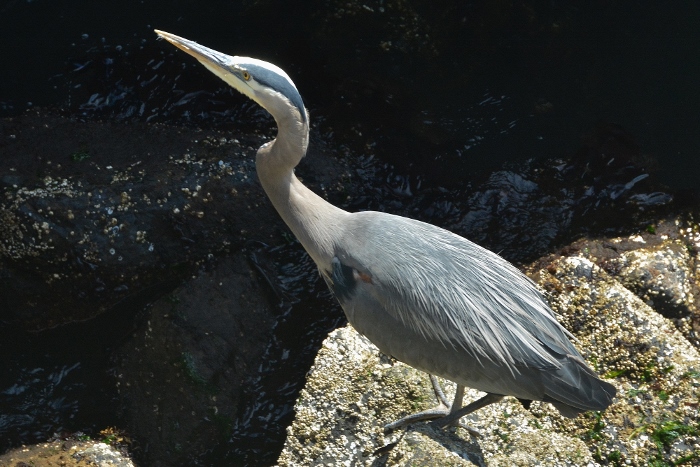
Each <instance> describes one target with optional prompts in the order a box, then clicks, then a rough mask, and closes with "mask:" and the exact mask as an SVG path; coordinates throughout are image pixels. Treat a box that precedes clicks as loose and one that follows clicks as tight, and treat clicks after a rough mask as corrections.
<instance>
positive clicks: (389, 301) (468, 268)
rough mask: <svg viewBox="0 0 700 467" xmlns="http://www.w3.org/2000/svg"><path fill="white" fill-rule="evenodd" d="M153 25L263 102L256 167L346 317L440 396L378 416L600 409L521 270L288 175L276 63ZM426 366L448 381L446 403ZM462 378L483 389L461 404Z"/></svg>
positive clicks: (443, 420) (294, 129)
mask: <svg viewBox="0 0 700 467" xmlns="http://www.w3.org/2000/svg"><path fill="white" fill-rule="evenodd" d="M156 33H157V34H158V35H159V36H160V37H162V38H164V39H166V40H167V41H169V42H170V43H172V44H173V45H175V46H176V47H178V48H179V49H181V50H183V51H185V52H187V53H188V54H190V55H192V56H193V57H195V58H196V59H197V60H199V62H200V63H202V65H204V66H205V67H206V68H207V69H209V71H211V72H212V73H214V74H215V75H216V76H218V77H219V78H221V79H223V80H224V81H226V83H228V84H229V85H231V86H232V87H233V88H235V89H236V90H238V91H240V92H241V93H243V94H245V95H246V96H248V97H249V98H251V99H252V100H254V101H255V102H257V103H258V104H260V105H261V106H262V107H264V108H265V109H266V110H267V111H268V112H270V114H272V116H273V117H274V119H275V121H276V122H277V128H278V130H277V131H278V132H277V138H276V139H275V140H273V141H271V142H268V143H265V144H264V145H263V146H261V147H260V149H259V150H258V153H257V157H256V159H255V163H256V168H257V172H258V177H259V178H260V183H262V186H263V188H264V189H265V192H266V193H267V195H268V197H269V198H270V201H272V204H273V205H274V206H275V208H276V209H277V211H278V212H279V214H280V216H282V219H284V221H285V222H286V223H287V225H288V226H289V228H290V229H291V230H292V232H293V233H294V235H295V236H296V238H297V239H299V241H300V242H301V244H302V245H303V246H304V248H305V249H306V251H307V252H308V254H309V255H310V256H311V258H312V259H313V260H314V262H315V263H316V265H317V266H318V269H319V271H320V273H321V276H322V277H323V279H324V280H325V281H326V283H327V284H328V287H330V289H331V291H332V292H333V295H335V297H336V298H337V299H338V301H339V302H340V304H341V306H342V308H343V310H344V311H345V315H346V316H347V318H348V321H349V322H350V323H351V324H352V325H353V327H355V329H357V331H359V332H360V333H361V334H364V335H365V336H367V337H368V338H369V340H370V341H372V342H373V343H374V344H375V345H376V346H377V347H378V348H379V349H380V350H381V351H382V352H384V353H385V354H387V355H391V356H393V357H395V358H396V359H397V360H400V361H402V362H404V363H407V364H408V365H411V366H413V367H415V368H417V369H420V370H423V371H425V372H427V373H429V374H430V375H431V381H432V382H433V387H434V389H435V392H436V395H437V396H438V399H439V400H440V402H441V404H440V406H439V407H438V408H436V409H432V410H428V411H424V412H421V413H419V414H414V415H411V416H408V417H406V418H404V419H402V420H400V421H398V422H395V423H391V424H389V425H387V426H386V428H387V429H394V428H396V427H398V426H400V425H404V424H406V423H408V422H412V421H417V420H428V419H438V420H436V421H435V422H433V423H435V424H436V425H438V426H446V425H448V424H452V423H455V422H457V421H458V420H459V418H461V417H463V416H464V415H466V414H468V413H470V412H472V411H474V410H477V409H479V408H482V407H485V406H486V405H488V404H491V403H493V402H497V401H499V400H501V399H502V398H503V397H504V396H514V397H516V398H518V399H520V400H521V401H522V402H523V403H524V404H525V405H526V406H528V405H529V402H530V401H533V400H536V401H544V402H549V403H551V404H552V405H554V407H556V408H557V409H558V410H559V412H560V413H561V414H562V415H564V416H566V417H575V416H576V415H578V414H579V413H581V412H585V411H588V410H603V409H605V408H607V407H608V406H609V405H610V404H611V402H612V399H613V397H614V396H615V387H614V386H613V385H611V384H609V383H607V382H605V381H602V380H600V379H599V378H598V377H597V376H596V374H595V373H594V372H593V370H591V369H590V368H589V367H588V366H587V365H586V363H585V361H584V360H583V358H582V357H581V355H580V354H579V352H578V351H577V350H576V348H574V346H573V345H572V344H571V342H570V340H569V338H570V337H573V336H572V335H571V334H570V333H569V332H568V331H566V330H565V329H564V328H563V327H562V326H561V325H560V324H559V322H558V321H557V320H556V318H555V317H554V313H553V312H552V311H551V309H550V308H549V307H548V306H547V305H546V303H545V302H544V300H543V298H542V296H541V294H540V293H539V291H538V290H537V288H536V286H535V285H534V283H533V282H532V281H530V279H528V278H527V277H526V276H525V275H523V274H522V273H521V272H520V271H519V270H518V269H516V268H515V267H514V266H513V265H511V264H510V263H508V262H507V261H505V260H504V259H502V258H501V257H500V256H498V255H496V254H495V253H492V252H490V251H488V250H486V249H484V248H482V247H480V246H478V245H476V244H474V243H472V242H470V241H469V240H466V239H464V238H462V237H460V236H458V235H455V234H453V233H451V232H449V231H447V230H444V229H441V228H439V227H436V226H434V225H430V224H426V223H424V222H420V221H417V220H413V219H408V218H405V217H399V216H395V215H391V214H386V213H382V212H369V211H366V212H357V213H349V212H346V211H344V210H342V209H340V208H337V207H335V206H333V205H332V204H330V203H328V202H327V201H326V200H324V199H323V198H321V197H320V196H318V195H317V194H315V193H314V192H312V191H311V190H309V189H308V188H307V187H306V186H304V185H303V184H302V183H301V182H300V181H299V180H298V179H297V177H296V176H295V175H294V168H295V167H296V165H297V164H298V163H299V161H301V158H302V157H304V155H305V154H306V148H307V146H308V143H309V117H308V114H307V112H306V109H305V107H304V103H303V102H302V99H301V96H300V95H299V92H298V91H297V89H296V86H295V85H294V83H293V82H292V80H291V79H290V78H289V76H288V75H287V74H286V73H285V72H284V71H283V70H282V69H280V68H278V67H277V66H275V65H272V64H270V63H267V62H264V61H262V60H257V59H254V58H247V57H237V56H236V57H232V56H229V55H225V54H222V53H220V52H217V51H215V50H212V49H209V48H207V47H204V46H201V45H199V44H197V43H196V42H193V41H190V40H187V39H184V38H182V37H178V36H175V35H173V34H169V33H167V32H163V31H158V30H156ZM432 375H438V376H441V377H443V378H445V379H448V380H451V381H454V382H455V383H457V390H456V395H455V399H454V401H453V402H452V404H451V405H450V404H449V403H448V401H447V400H446V398H445V396H444V395H443V393H442V391H441V390H440V386H439V384H438V383H437V380H436V378H435V377H434V376H432ZM465 386H468V387H472V388H476V389H479V390H481V391H484V392H486V393H487V394H486V395H485V396H483V397H482V398H481V399H478V400H477V401H475V402H472V403H471V404H469V405H467V406H466V407H462V399H463V396H464V388H465Z"/></svg>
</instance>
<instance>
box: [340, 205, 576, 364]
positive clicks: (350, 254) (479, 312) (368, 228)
mask: <svg viewBox="0 0 700 467" xmlns="http://www.w3.org/2000/svg"><path fill="white" fill-rule="evenodd" d="M336 253H337V257H338V258H339V260H340V261H341V262H342V263H343V264H346V265H348V266H350V267H352V268H354V269H356V270H357V271H359V272H361V273H364V274H368V275H369V276H371V277H372V283H373V284H374V287H373V288H372V290H373V292H374V294H375V299H376V300H377V301H378V302H379V303H381V304H382V306H383V307H384V309H385V310H386V311H387V312H388V313H390V314H391V315H392V316H394V318H396V319H398V320H399V321H400V322H401V323H403V324H404V325H406V326H409V327H411V328H412V329H413V330H414V331H416V332H417V333H419V334H421V335H422V336H423V337H424V338H425V339H429V340H438V341H440V342H441V343H442V344H443V345H445V346H461V347H463V348H464V349H465V350H466V351H468V352H470V353H471V354H472V355H473V356H474V357H475V358H476V359H477V360H478V361H481V360H482V359H488V360H491V361H492V362H495V363H499V364H505V365H507V367H508V368H509V369H510V371H511V372H512V373H518V369H517V367H518V366H522V365H525V366H537V367H541V368H558V367H560V366H561V357H562V356H564V355H574V356H579V353H578V352H577V351H576V349H575V348H574V347H573V345H572V344H571V342H570V341H569V339H568V338H569V337H572V336H571V334H569V333H568V331H566V330H565V329H564V328H563V327H562V326H561V325H560V324H559V322H557V320H556V318H555V316H554V313H553V312H552V311H551V309H550V308H549V307H548V306H547V305H546V303H545V301H544V299H543V298H542V295H541V294H540V292H539V291H538V290H537V287H536V286H535V284H534V283H533V282H532V281H531V280H530V279H529V278H527V277H526V276H525V275H524V274H522V273H521V272H520V271H519V270H518V269H516V268H515V267H514V266H513V265H511V264H510V263H508V262H507V261H505V260H504V259H502V258H501V257H500V256H498V255H496V254H495V253H492V252H490V251H488V250H486V249H484V248H482V247H480V246H478V245H476V244H474V243H472V242H470V241H468V240H466V239H464V238H462V237H459V236H458V235H455V234H453V233H451V232H449V231H447V230H444V229H441V228H439V227H435V226H433V225H430V224H426V223H423V222H420V221H416V220H413V219H407V218H404V217H399V216H393V215H390V214H385V213H377V212H363V213H357V214H354V215H353V218H352V220H351V222H349V223H348V226H347V229H346V231H345V232H344V235H343V237H342V241H341V242H340V245H339V246H338V247H337V252H336Z"/></svg>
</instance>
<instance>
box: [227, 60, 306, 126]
mask: <svg viewBox="0 0 700 467" xmlns="http://www.w3.org/2000/svg"><path fill="white" fill-rule="evenodd" d="M229 67H230V68H231V69H232V71H233V72H234V73H236V74H237V76H238V78H239V79H240V80H242V81H243V82H244V84H247V83H246V82H245V80H244V79H243V77H242V73H243V71H247V72H248V73H250V75H251V77H252V79H251V81H250V82H249V83H250V84H248V86H246V87H248V89H251V88H252V87H253V86H254V85H255V84H253V81H254V82H256V83H257V84H259V85H260V86H263V87H268V88H270V89H272V90H273V91H276V92H278V93H279V94H281V95H283V96H284V97H285V98H287V99H288V100H289V102H291V103H292V105H294V107H296V108H297V110H298V111H299V114H300V115H301V117H302V119H303V120H304V121H306V120H307V116H306V109H305V108H304V102H303V100H302V99H301V95H300V94H299V91H298V90H297V87H296V86H295V85H294V82H293V81H292V79H291V78H290V77H289V75H287V73H285V72H284V70H282V69H281V68H280V67H278V66H276V65H273V64H272V63H268V62H265V61H263V60H258V59H256V58H250V57H238V56H236V57H232V61H231V63H230V65H229ZM229 84H230V83H229ZM236 89H239V90H240V88H239V87H236ZM241 92H243V93H244V94H246V95H248V97H251V96H250V95H249V94H247V93H246V92H245V91H242V90H241ZM251 98H252V97H251Z"/></svg>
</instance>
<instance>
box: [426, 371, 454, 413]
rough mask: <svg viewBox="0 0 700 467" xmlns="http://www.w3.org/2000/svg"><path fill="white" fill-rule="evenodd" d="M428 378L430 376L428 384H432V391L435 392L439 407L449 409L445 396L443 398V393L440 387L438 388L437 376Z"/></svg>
mask: <svg viewBox="0 0 700 467" xmlns="http://www.w3.org/2000/svg"><path fill="white" fill-rule="evenodd" d="M428 376H430V382H431V383H433V391H434V392H435V397H436V398H437V400H438V402H439V403H440V405H444V406H445V407H449V406H450V403H449V402H448V401H447V396H445V393H444V392H443V391H442V386H440V382H439V381H438V379H437V376H435V375H428Z"/></svg>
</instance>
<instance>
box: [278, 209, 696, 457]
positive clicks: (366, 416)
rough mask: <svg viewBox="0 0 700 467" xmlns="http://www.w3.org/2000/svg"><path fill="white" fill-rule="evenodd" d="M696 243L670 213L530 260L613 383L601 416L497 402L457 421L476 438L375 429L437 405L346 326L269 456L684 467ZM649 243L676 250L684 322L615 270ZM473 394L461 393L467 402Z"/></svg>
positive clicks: (691, 423)
mask: <svg viewBox="0 0 700 467" xmlns="http://www.w3.org/2000/svg"><path fill="white" fill-rule="evenodd" d="M678 247H682V249H681V250H678ZM699 247H700V236H698V224H697V223H694V222H692V221H682V220H675V221H670V222H662V223H659V224H658V225H657V229H656V232H655V233H654V234H652V233H649V232H645V233H640V234H635V235H632V236H630V237H625V238H619V237H618V238H608V239H606V240H582V241H580V242H576V243H575V244H573V245H572V246H570V247H567V248H565V249H563V250H562V251H561V252H560V253H559V254H556V255H551V256H549V257H546V258H543V259H542V260H540V261H538V262H536V263H534V264H533V265H532V266H531V267H530V268H528V273H529V274H530V275H531V277H533V278H534V279H535V280H536V282H538V283H539V284H540V286H541V287H543V289H544V290H545V291H546V292H547V296H548V299H549V301H550V303H551V305H552V307H553V309H554V310H555V311H556V312H557V313H558V314H559V316H560V320H561V322H562V323H563V324H564V326H565V327H566V328H567V329H569V330H570V331H571V332H572V333H573V334H574V335H575V336H576V338H577V339H578V342H577V344H576V345H577V347H578V348H579V349H580V350H581V351H582V353H583V355H584V356H585V358H586V359H587V360H588V362H589V363H590V364H591V366H592V367H593V368H594V369H595V370H596V371H598V372H599V373H600V374H601V375H602V376H603V377H604V378H605V379H607V380H608V381H610V382H612V383H613V384H614V385H615V386H616V387H617V389H618V395H617V397H616V399H615V401H614V403H613V405H612V406H611V407H609V408H608V410H606V411H605V412H602V413H586V414H583V415H581V416H579V417H578V418H576V419H573V420H568V419H564V418H562V417H561V416H560V415H559V414H558V413H557V412H556V411H555V410H554V409H553V408H552V407H551V406H549V405H548V404H545V403H538V402H536V403H533V404H532V407H531V410H530V411H527V410H525V409H524V408H523V407H522V406H521V405H520V404H519V403H518V402H517V401H516V400H514V399H510V398H507V399H505V400H504V401H503V402H501V403H497V404H493V405H491V406H488V407H486V408H484V409H481V410H479V411H477V412H476V413H474V414H472V415H470V416H468V417H466V421H467V423H468V424H469V425H471V426H472V427H473V428H476V429H477V430H479V431H480V432H481V434H482V437H480V438H478V439H474V438H472V437H470V435H469V433H467V432H466V431H464V430H463V429H462V428H457V429H449V430H445V431H441V430H437V431H435V430H433V429H432V428H430V427H429V426H426V425H425V424H416V425H414V426H412V427H409V428H408V429H407V430H406V431H401V432H398V433H392V434H389V435H387V434H385V433H384V432H383V430H382V426H383V425H384V424H386V423H388V422H390V421H393V420H394V419H396V418H399V417H401V416H404V415H406V414H408V413H413V412H416V411H419V410H423V409H427V408H430V407H432V406H433V405H434V404H435V400H434V396H433V395H432V390H431V388H430V383H429V380H428V378H427V376H426V375H425V374H421V373H419V372H416V371H415V370H413V369H411V368H409V367H407V366H405V365H403V364H401V363H398V362H393V361H391V360H390V359H388V358H387V357H385V356H382V355H381V354H380V353H379V352H378V350H377V349H376V348H375V347H374V346H373V345H372V344H371V343H369V341H367V339H365V338H364V337H361V336H359V335H358V334H357V333H356V332H355V331H354V330H353V329H352V328H351V327H349V326H348V327H346V328H343V329H339V330H337V331H335V332H333V333H332V334H331V335H330V336H329V337H328V339H327V340H326V341H325V342H324V345H323V348H322V349H321V351H320V352H319V355H318V357H317V359H316V362H315V364H314V366H313V367H312V370H311V372H310V375H309V378H308V381H307V384H306V387H305V388H304V390H303V391H302V393H301V395H300V397H299V399H298V401H297V405H296V407H295V410H296V414H297V415H296V418H295V420H294V423H293V424H292V426H291V427H290V428H289V429H288V433H287V440H286V442H285V448H284V451H283V452H282V455H281V456H280V458H279V459H278V464H279V465H281V466H297V465H312V464H318V465H332V464H333V463H334V462H337V463H341V464H342V463H343V462H345V463H346V464H347V463H349V464H352V465H375V466H376V465H443V463H444V465H522V466H525V465H543V466H544V465H576V466H579V465H580V466H585V465H598V464H613V465H638V466H645V465H651V464H654V463H656V464H666V465H681V464H682V465H694V464H695V463H697V462H698V459H700V413H699V412H698V404H699V401H698V388H699V387H700V373H699V372H698V370H699V369H700V353H699V352H698V347H697V345H693V344H692V343H691V342H693V341H694V340H696V339H695V336H696V334H695V332H696V331H695V330H694V329H693V326H692V325H688V323H690V322H694V320H697V315H696V314H695V313H694V312H690V311H689V310H691V309H694V308H693V307H694V305H693V304H694V303H695V301H696V300H697V298H698V291H697V287H696V284H697V281H698V276H697V265H696V261H697V252H698V249H699ZM659 251H685V252H686V254H680V255H678V256H677V258H679V260H677V261H673V262H672V264H673V266H671V267H670V268H669V269H670V272H674V271H681V274H677V275H676V276H673V275H672V278H671V279H670V280H671V281H674V279H673V277H683V278H684V281H682V282H684V283H685V284H686V286H687V290H688V293H686V294H685V295H684V298H683V299H682V300H680V302H682V304H683V309H684V310H686V312H685V315H684V316H685V321H684V323H685V326H683V325H679V323H678V321H674V320H671V319H668V318H666V317H664V316H663V315H662V313H661V312H660V311H662V310H663V306H661V307H660V308H661V310H659V311H657V310H656V309H654V308H652V307H651V306H650V303H649V302H648V300H644V298H643V296H644V294H645V292H641V293H640V292H639V290H636V292H634V293H633V292H632V291H631V290H630V289H629V288H628V284H630V283H635V284H636V283H638V282H639V281H637V280H633V278H634V277H637V276H638V272H637V269H636V268H625V267H624V266H620V267H613V265H617V264H622V265H626V264H628V263H627V258H628V257H630V256H631V255H632V254H634V256H635V258H638V259H639V261H640V264H647V263H649V262H654V261H656V264H658V260H656V258H658V252H659ZM596 263H600V264H601V265H602V266H605V267H606V269H605V270H604V269H603V268H601V267H599V266H597V265H596ZM606 271H607V272H606ZM661 274H665V271H664V272H661ZM635 293H639V294H640V296H638V295H636V294H635ZM673 297H674V298H673V299H671V300H672V301H673V302H674V303H677V304H679V305H680V303H678V302H679V301H678V300H676V299H675V298H677V297H678V294H676V295H674V296H673ZM652 304H656V302H653V303H652ZM448 387H450V390H452V391H453V388H452V386H451V384H448ZM448 391H449V390H448ZM478 396H479V393H478V391H475V390H468V391H467V400H473V399H475V398H477V397H478ZM334 459H335V460H334ZM436 459H441V461H439V462H437V464H436ZM349 464H348V465H349Z"/></svg>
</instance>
